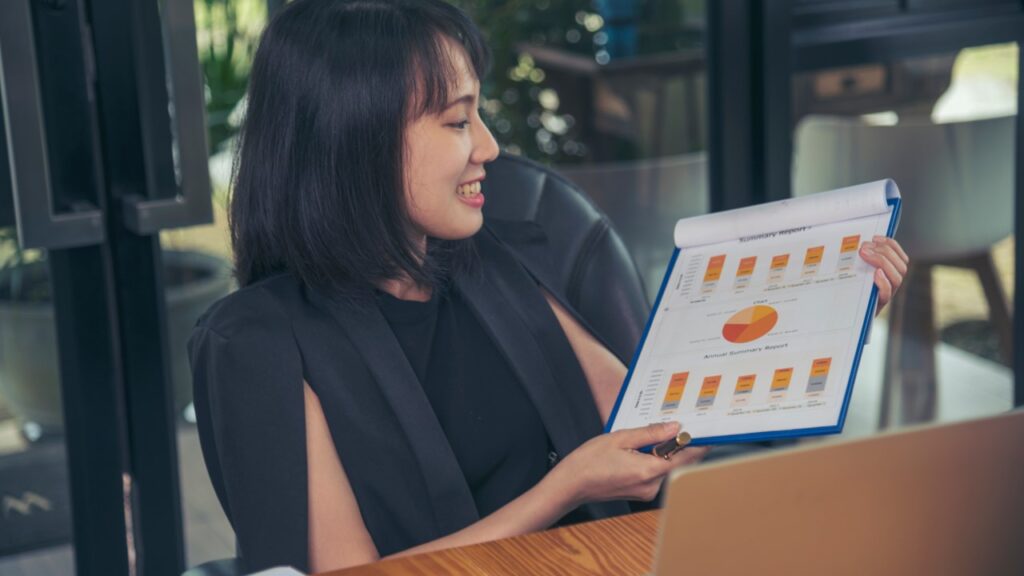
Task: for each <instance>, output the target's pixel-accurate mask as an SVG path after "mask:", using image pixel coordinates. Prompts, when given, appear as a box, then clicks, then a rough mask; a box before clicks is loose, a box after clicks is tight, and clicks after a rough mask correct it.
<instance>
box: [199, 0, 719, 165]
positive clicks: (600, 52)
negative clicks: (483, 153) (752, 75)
mask: <svg viewBox="0 0 1024 576" xmlns="http://www.w3.org/2000/svg"><path fill="white" fill-rule="evenodd" d="M449 1H450V2H451V3H452V4H455V5H456V6H459V7H460V8H462V9H464V10H466V12H468V13H469V14H470V15H471V16H472V17H473V19H474V21H475V22H476V23H477V25H478V26H479V27H480V29H481V30H482V31H483V34H484V36H485V37H486V39H487V42H488V44H489V45H490V47H491V50H492V52H493V68H492V72H491V75H490V77H489V78H486V79H484V83H483V89H482V92H483V98H482V102H481V105H482V108H483V115H484V118H485V119H486V121H487V122H488V124H489V125H490V127H491V128H492V131H493V132H494V135H495V137H496V138H497V139H498V142H499V143H500V144H501V145H502V147H503V148H505V149H506V150H509V151H512V152H514V153H518V154H523V155H525V156H527V157H530V158H533V159H535V160H540V161H542V162H546V163H556V164H571V163H576V162H580V161H583V160H584V159H586V158H587V156H588V145H587V144H588V143H587V142H584V141H582V140H581V138H580V130H579V125H578V124H579V119H578V118H574V117H572V116H571V115H569V114H566V113H564V112H560V111H559V105H560V103H559V95H558V93H557V92H556V91H555V90H553V89H552V88H550V87H548V86H546V85H545V78H546V76H547V72H546V71H545V70H544V69H543V68H541V67H539V66H537V65H536V63H535V62H534V61H533V59H532V58H531V57H530V56H528V55H526V54H520V53H519V50H518V49H517V46H518V45H520V44H522V43H529V44H533V45H539V46H544V47H547V48H554V49H558V50H563V51H566V52H569V53H573V54H577V55H582V56H585V57H589V58H594V59H595V60H596V61H597V62H598V63H606V62H608V61H609V60H610V58H611V57H610V55H609V54H608V51H607V50H605V46H606V44H607V42H608V39H609V35H608V32H607V31H606V26H605V22H604V18H603V17H602V16H601V13H602V12H605V13H607V10H608V9H609V6H614V7H615V9H618V10H621V8H622V6H623V5H628V6H629V7H630V8H629V9H630V10H631V11H632V18H631V23H632V24H633V26H634V28H635V32H636V45H635V49H636V54H637V55H642V54H652V53H658V52H665V51H671V50H678V49H680V48H691V47H694V46H697V45H699V43H700V33H699V28H700V26H699V24H695V23H696V22H700V21H702V20H703V14H704V2H705V0H590V1H581V0H449ZM194 2H195V13H196V29H197V42H198V45H199V58H200V63H201V66H202V71H203V76H204V79H205V81H206V102H207V122H208V126H209V141H210V153H211V154H214V153H216V152H218V151H220V150H222V149H223V147H224V146H225V145H226V143H227V142H228V141H229V140H230V138H231V137H232V136H233V135H234V134H235V132H236V131H237V129H238V123H239V121H240V116H241V114H240V113H239V112H238V110H239V108H240V106H239V102H240V101H241V100H242V98H243V97H244V94H245V89H246V84H247V82H248V77H249V68H250V65H251V62H252V57H253V54H254V52H255V49H256V45H257V43H258V41H259V35H260V32H261V31H262V29H263V27H264V26H265V25H266V21H267V0H194Z"/></svg>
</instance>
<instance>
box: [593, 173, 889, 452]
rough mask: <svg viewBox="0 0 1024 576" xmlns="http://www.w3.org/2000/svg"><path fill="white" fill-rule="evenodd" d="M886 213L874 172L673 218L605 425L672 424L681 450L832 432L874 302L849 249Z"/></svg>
mask: <svg viewBox="0 0 1024 576" xmlns="http://www.w3.org/2000/svg"><path fill="white" fill-rule="evenodd" d="M899 209H900V196H899V190H898V189H897V188H896V185H895V183H893V181H892V180H882V181H878V182H872V183H868V184H861V185H858V186H851V187H849V188H842V189H839V190H833V191H831V192H823V193H820V194H815V195H812V196H805V197H801V198H792V199H787V200H782V201H778V202H771V203H767V204H761V205H758V206H751V207H748V208H741V209H738V210H730V211H726V212H719V213H715V214H707V215H703V216H697V217H694V218H688V219H683V220H680V221H679V222H678V223H677V224H676V229H675V244H676V250H675V252H674V253H673V255H672V259H671V261H670V262H669V266H668V270H667V271H666V273H665V278H664V280H663V281H662V285H661V289H660V291H659V293H658V297H657V299H656V300H655V303H654V308H653V311H652V312H651V317H650V318H649V319H648V322H647V328H646V330H645V331H644V335H643V337H642V338H641V340H640V344H639V346H638V347H637V352H636V354H635V356H634V358H633V362H632V364H631V366H630V369H629V372H628V374H627V375H626V380H625V382H624V383H623V386H622V389H621V391H620V393H619V398H618V401H617V402H616V405H615V408H614V410H613V411H612V414H611V417H610V418H609V420H608V425H607V427H606V430H607V431H615V430H620V429H624V428H635V427H639V426H646V425H647V424H651V423H653V422H669V421H677V422H680V423H681V424H682V429H683V430H684V431H686V432H689V433H690V435H691V436H692V438H693V440H692V444H694V445H702V444H719V443H728V442H745V441H755V440H765V439H771V438H782V437H793V436H808V435H815V434H829V433H836V432H840V431H842V428H843V422H844V419H845V417H846V409H847V406H848V405H849V400H850V394H851V392H852V389H853V382H854V379H855V378H856V374H857V365H858V363H859V360H860V353H861V349H862V348H863V346H864V343H865V341H866V338H867V333H868V329H869V327H870V323H871V318H872V316H873V314H874V309H875V300H876V298H877V288H876V287H875V286H874V280H873V275H874V268H873V267H871V266H870V265H869V264H867V263H866V262H864V260H863V259H862V258H861V257H860V255H859V250H860V246H861V244H862V243H863V242H865V241H869V240H871V239H872V237H873V236H876V235H877V236H890V237H891V236H892V235H893V233H894V232H895V228H896V223H897V221H898V218H899Z"/></svg>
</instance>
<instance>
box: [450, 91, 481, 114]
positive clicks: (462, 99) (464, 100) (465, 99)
mask: <svg viewBox="0 0 1024 576" xmlns="http://www.w3.org/2000/svg"><path fill="white" fill-rule="evenodd" d="M474 100H476V96H475V95H473V94H465V95H463V96H459V97H458V98H456V99H455V100H452V101H451V102H449V103H448V104H447V105H445V107H444V109H445V110H448V109H450V108H452V107H454V106H457V105H459V104H472V103H473V101H474Z"/></svg>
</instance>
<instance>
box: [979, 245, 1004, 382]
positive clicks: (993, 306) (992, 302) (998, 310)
mask: <svg viewBox="0 0 1024 576" xmlns="http://www.w3.org/2000/svg"><path fill="white" fill-rule="evenodd" d="M970 262H971V268H973V269H974V271H975V272H977V273H978V279H979V280H981V288H982V290H984V291H985V299H986V300H988V318H989V322H990V323H991V324H992V329H993V330H995V332H996V336H997V337H998V338H999V352H1000V353H1001V354H1002V357H1003V362H1004V363H1005V364H1006V365H1007V366H1013V320H1012V318H1011V316H1010V306H1009V305H1008V304H1007V301H1006V292H1005V291H1003V285H1002V283H1000V282H999V276H998V275H997V274H996V265H995V262H994V261H993V260H992V253H991V252H985V253H983V254H979V255H978V256H976V257H973V258H971V259H970Z"/></svg>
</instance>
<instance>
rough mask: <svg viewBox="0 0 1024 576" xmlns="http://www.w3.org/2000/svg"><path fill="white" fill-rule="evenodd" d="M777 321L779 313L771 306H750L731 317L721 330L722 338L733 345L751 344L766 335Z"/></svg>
mask: <svg viewBox="0 0 1024 576" xmlns="http://www.w3.org/2000/svg"><path fill="white" fill-rule="evenodd" d="M778 321H779V313H778V312H776V311H775V308H772V307H771V306H763V305H757V306H751V307H750V308H744V309H743V310H740V311H739V312H737V313H735V314H733V315H732V318H729V319H728V320H727V321H726V322H725V327H724V328H722V337H723V338H725V339H726V340H728V341H729V342H733V343H735V344H746V343H747V342H753V341H754V340H757V339H758V338H760V337H761V336H764V335H765V334H767V333H768V332H769V331H770V330H771V329H772V328H774V327H775V323H776V322H778Z"/></svg>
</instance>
